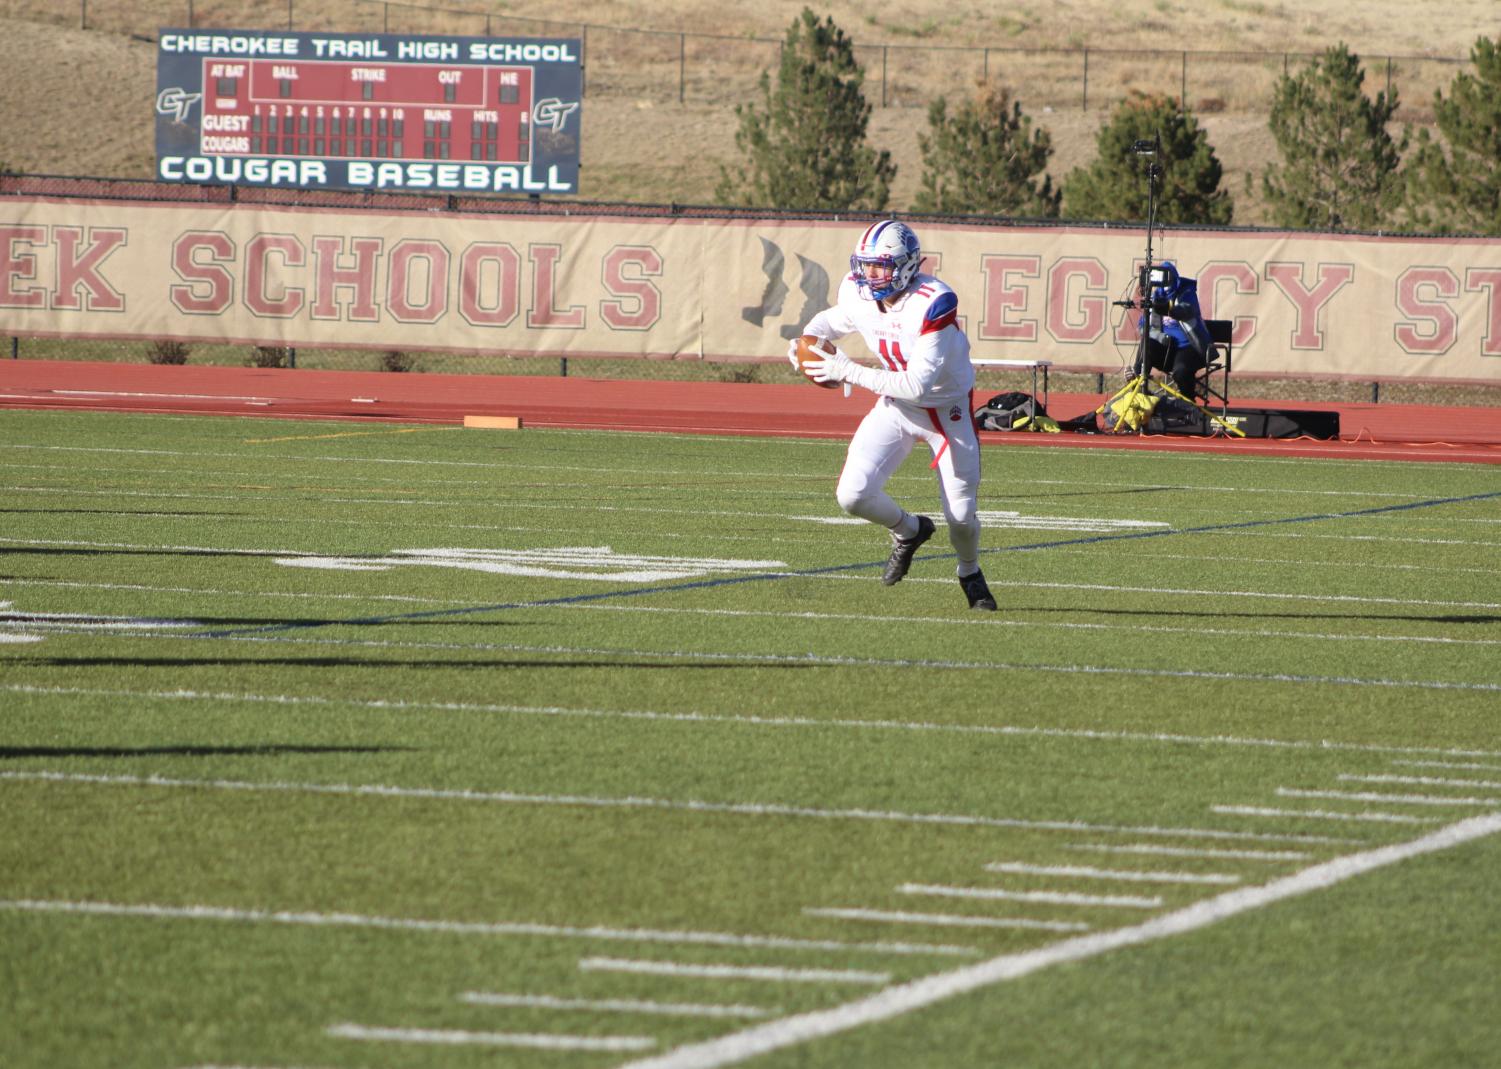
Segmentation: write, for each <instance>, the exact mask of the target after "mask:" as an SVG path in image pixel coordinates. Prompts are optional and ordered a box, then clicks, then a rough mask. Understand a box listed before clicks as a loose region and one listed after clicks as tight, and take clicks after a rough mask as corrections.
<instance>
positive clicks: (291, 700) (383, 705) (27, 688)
mask: <svg viewBox="0 0 1501 1069" xmlns="http://www.w3.org/2000/svg"><path fill="white" fill-rule="evenodd" d="M6 692H10V693H15V694H59V695H78V696H93V697H105V698H155V699H160V700H162V701H188V702H194V701H202V702H247V703H254V704H266V705H285V706H299V705H311V706H351V707H354V708H360V709H370V710H376V711H396V712H406V711H413V712H426V711H432V712H451V713H503V714H515V715H526V716H562V717H567V716H577V717H595V718H601V719H621V720H647V721H658V720H660V721H669V722H683V723H702V724H733V725H744V726H747V727H772V728H784V727H816V728H855V729H861V730H872V731H913V732H940V733H942V732H954V733H956V734H977V735H997V736H1015V737H1028V738H1056V739H1078V740H1083V741H1089V742H1123V743H1148V744H1156V743H1167V744H1182V745H1187V746H1229V747H1252V748H1266V749H1282V750H1305V751H1309V750H1311V751H1328V752H1351V753H1382V754H1431V755H1434V756H1448V757H1501V751H1497V750H1468V749H1446V748H1440V747H1432V746H1382V745H1375V744H1370V743H1359V742H1335V741H1332V740H1329V739H1319V740H1306V739H1268V738H1257V737H1255V736H1241V735H1180V734H1173V733H1170V732H1145V731H1099V730H1094V729H1089V728H1054V727H1038V726H1032V725H1022V724H942V723H936V722H934V721H924V720H853V719H848V718H829V719H821V718H817V717H800V716H751V715H735V714H733V713H731V714H719V713H698V712H689V713H664V712H657V711H653V710H648V709H590V708H580V707H571V706H562V705H507V704H502V703H486V702H423V701H406V700H402V699H389V700H382V699H366V700H361V699H357V698H329V697H324V696H322V695H313V694H256V693H253V692H248V691H198V690H125V689H117V688H112V687H103V688H95V687H38V686H34V685H30V684H25V683H16V684H0V693H6Z"/></svg>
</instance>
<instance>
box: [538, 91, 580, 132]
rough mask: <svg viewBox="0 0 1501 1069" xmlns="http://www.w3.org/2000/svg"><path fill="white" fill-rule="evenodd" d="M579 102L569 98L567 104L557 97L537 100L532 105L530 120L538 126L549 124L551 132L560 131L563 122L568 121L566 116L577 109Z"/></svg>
mask: <svg viewBox="0 0 1501 1069" xmlns="http://www.w3.org/2000/svg"><path fill="white" fill-rule="evenodd" d="M578 106H579V102H578V101H577V100H571V101H569V102H568V103H567V104H565V103H563V102H562V101H561V100H559V99H558V98H557V97H548V98H547V99H546V100H539V101H537V103H536V104H535V105H533V107H532V120H533V121H534V122H536V124H537V125H538V126H550V127H552V132H553V133H555V134H556V133H562V131H563V124H564V123H566V122H567V121H568V116H569V115H570V114H572V113H573V112H575V111H577V110H578Z"/></svg>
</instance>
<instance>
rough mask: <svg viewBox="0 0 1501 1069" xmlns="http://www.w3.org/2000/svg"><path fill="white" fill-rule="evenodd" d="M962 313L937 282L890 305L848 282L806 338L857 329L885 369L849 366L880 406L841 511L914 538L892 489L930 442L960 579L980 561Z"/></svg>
mask: <svg viewBox="0 0 1501 1069" xmlns="http://www.w3.org/2000/svg"><path fill="white" fill-rule="evenodd" d="M883 303H884V304H886V305H887V307H885V308H883V307H882V304H883ZM958 307H959V299H958V297H957V296H956V295H955V293H954V291H953V290H952V289H950V288H949V287H948V285H946V284H945V283H943V282H940V281H939V280H938V279H936V278H934V277H933V276H932V275H927V274H919V275H917V276H915V277H914V278H913V280H912V284H911V285H909V286H908V287H907V289H905V290H903V291H902V292H901V293H900V294H898V295H897V296H895V297H893V298H891V299H890V300H888V301H886V302H877V301H873V300H869V299H867V298H865V297H862V296H861V295H860V288H859V286H858V285H857V283H856V282H855V280H854V279H853V277H850V276H846V277H845V279H844V281H843V282H842V283H841V284H840V286H839V298H838V303H836V304H835V305H834V307H832V308H828V309H825V310H824V311H822V312H820V313H818V314H817V315H816V316H814V317H813V318H812V320H810V321H809V323H808V325H807V326H806V327H804V328H803V333H804V334H813V335H817V336H818V337H820V338H831V339H837V338H841V337H843V336H844V335H846V334H851V333H854V332H856V331H858V332H859V333H860V336H861V337H862V338H864V339H865V344H866V345H867V346H869V348H870V351H871V352H872V353H874V354H876V356H877V357H878V358H879V359H880V361H881V363H882V368H881V369H879V370H878V369H876V368H871V367H865V366H863V365H860V364H855V365H854V366H852V367H851V368H850V372H849V376H848V381H849V382H851V383H853V384H854V385H856V386H860V387H863V388H864V389H867V390H870V391H871V392H873V393H875V394H878V395H879V400H877V402H876V404H875V407H874V408H872V409H871V410H870V412H869V413H867V414H866V416H865V419H864V420H862V421H861V423H860V429H859V430H857V431H856V432H855V437H854V438H853V439H852V440H851V441H850V447H849V453H848V455H847V456H846V458H845V462H844V470H843V472H842V473H841V474H840V476H839V488H838V490H837V497H838V500H839V504H840V507H841V508H843V509H844V510H845V511H846V512H848V513H850V514H851V515H854V516H859V517H861V518H863V519H866V520H869V521H871V522H872V523H878V524H880V525H881V526H883V527H887V528H890V529H891V530H892V531H893V532H894V533H896V534H899V535H901V536H902V537H910V536H911V534H912V532H913V530H915V520H913V519H912V517H910V516H909V515H908V514H907V513H906V512H905V511H904V510H903V509H902V507H901V506H900V505H898V504H897V503H896V502H895V501H894V500H892V499H891V497H890V496H889V495H888V494H887V493H886V490H885V487H886V483H887V481H888V480H889V479H890V478H891V476H892V475H893V474H895V472H896V470H897V469H898V468H899V467H901V465H902V462H903V461H904V460H906V459H907V456H908V455H909V454H910V453H911V452H912V447H913V446H914V445H915V444H916V443H917V441H918V440H919V439H921V440H922V441H924V442H927V444H928V447H929V449H931V450H932V452H933V463H932V465H931V466H932V467H933V469H934V470H935V471H936V472H937V473H938V484H939V489H940V491H941V493H942V498H943V515H944V519H945V520H947V521H948V528H949V541H950V542H951V543H952V544H953V546H954V550H955V552H956V553H957V554H958V557H959V567H958V571H959V573H960V574H968V573H969V572H973V571H974V570H975V568H976V567H977V564H976V562H977V560H978V557H979V545H980V523H979V520H978V518H977V517H976V515H975V511H976V501H977V498H978V496H979V490H980V443H979V437H978V435H977V434H976V429H975V422H974V415H973V405H972V393H973V390H974V385H975V371H974V367H973V366H972V365H971V364H970V362H969V339H968V338H966V337H965V336H964V332H963V331H962V330H960V329H959V326H958V324H957V323H956V322H955V316H956V314H957V312H958Z"/></svg>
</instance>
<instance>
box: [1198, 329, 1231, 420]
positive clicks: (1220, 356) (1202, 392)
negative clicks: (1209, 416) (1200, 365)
mask: <svg viewBox="0 0 1501 1069" xmlns="http://www.w3.org/2000/svg"><path fill="white" fill-rule="evenodd" d="M1204 325H1205V326H1206V327H1208V328H1209V340H1210V341H1212V342H1214V347H1213V348H1212V349H1211V350H1210V353H1209V362H1208V364H1207V365H1206V366H1205V368H1204V373H1203V374H1202V375H1200V376H1199V377H1198V379H1197V380H1196V381H1195V382H1194V400H1195V401H1197V402H1198V403H1199V404H1201V405H1204V406H1206V407H1208V406H1209V405H1210V404H1211V403H1213V402H1215V401H1218V402H1219V406H1220V415H1224V414H1225V410H1226V409H1227V408H1229V407H1230V362H1231V357H1232V355H1233V354H1232V352H1231V350H1232V348H1233V347H1232V346H1231V343H1230V335H1231V334H1232V333H1233V332H1234V329H1235V323H1234V321H1232V320H1229V319H1206V320H1204ZM1216 374H1218V375H1219V376H1220V383H1219V387H1218V389H1216V388H1215V384H1214V376H1215V375H1216Z"/></svg>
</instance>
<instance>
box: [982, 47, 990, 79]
mask: <svg viewBox="0 0 1501 1069" xmlns="http://www.w3.org/2000/svg"><path fill="white" fill-rule="evenodd" d="M982 69H983V73H982V74H981V77H982V78H984V79H985V80H986V81H987V82H988V81H990V49H988V48H987V49H986V50H985V65H984V67H983V68H982Z"/></svg>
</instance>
